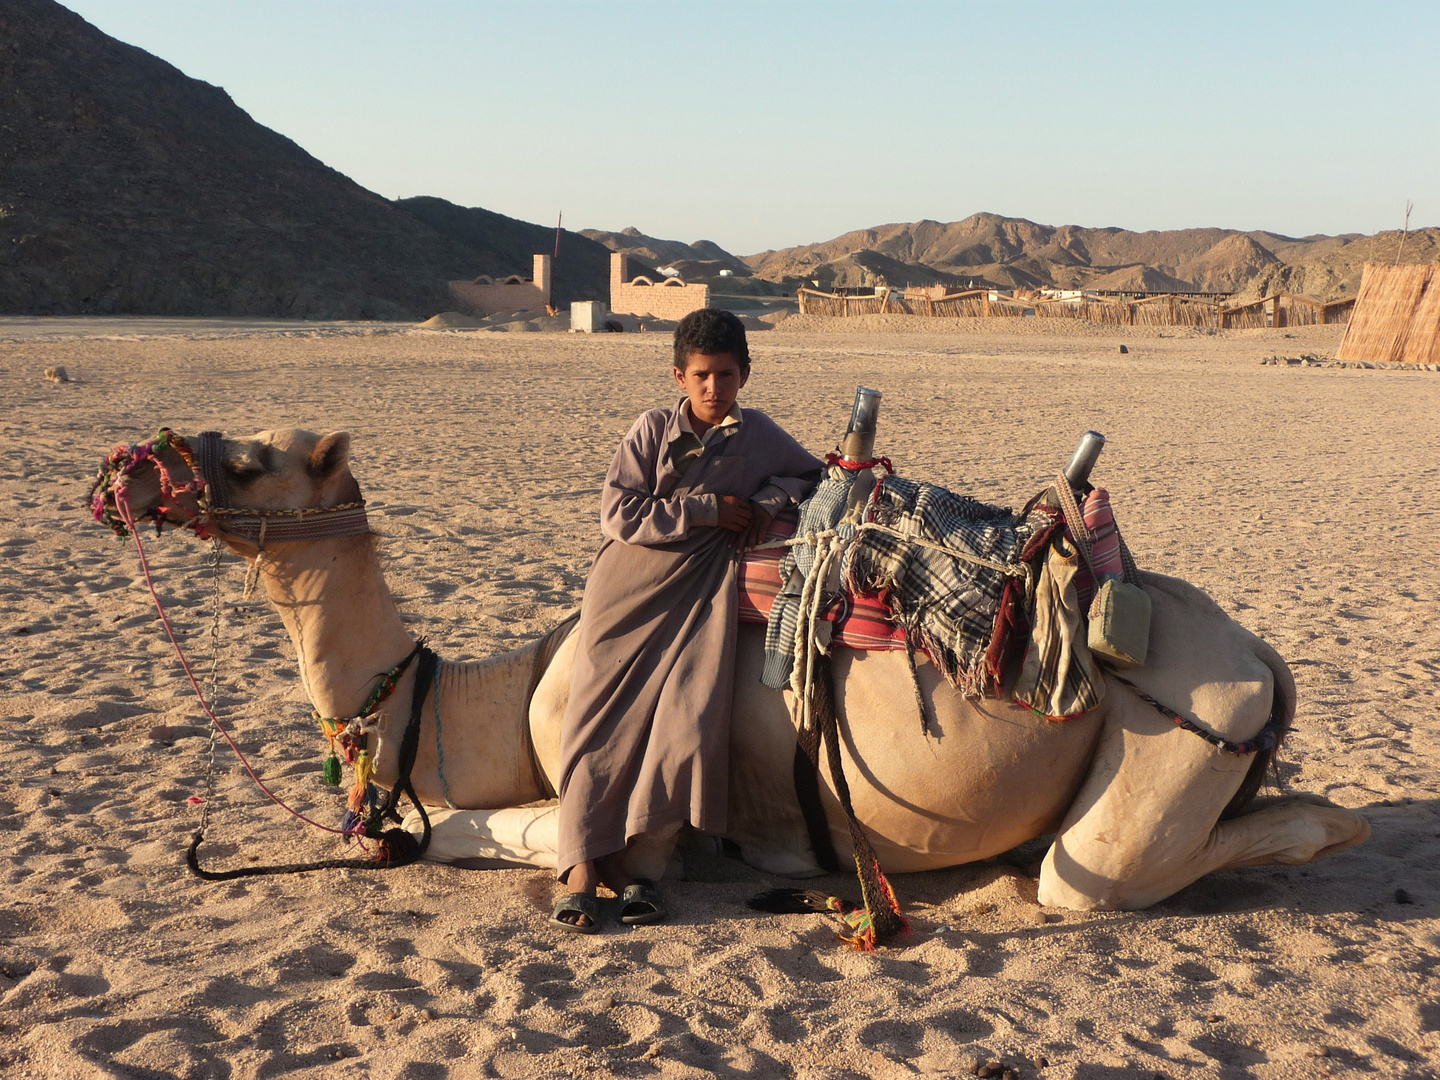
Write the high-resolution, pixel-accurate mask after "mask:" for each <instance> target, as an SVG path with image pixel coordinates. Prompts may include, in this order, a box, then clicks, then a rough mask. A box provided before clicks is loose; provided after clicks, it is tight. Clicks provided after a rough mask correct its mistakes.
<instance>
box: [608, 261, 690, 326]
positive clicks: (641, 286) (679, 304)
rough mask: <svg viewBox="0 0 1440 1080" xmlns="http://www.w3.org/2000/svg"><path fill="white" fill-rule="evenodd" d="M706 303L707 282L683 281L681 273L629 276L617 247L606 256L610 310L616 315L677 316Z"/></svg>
mask: <svg viewBox="0 0 1440 1080" xmlns="http://www.w3.org/2000/svg"><path fill="white" fill-rule="evenodd" d="M709 306H710V286H709V285H687V284H686V283H685V279H684V278H681V277H666V278H661V279H660V280H659V281H651V280H650V279H649V278H648V277H645V276H644V275H643V274H642V275H639V276H637V277H635V278H633V279H632V278H631V277H630V259H629V257H628V256H626V255H622V254H621V253H620V252H618V251H617V252H614V253H613V254H612V255H611V256H610V310H611V311H613V312H615V313H616V314H617V315H648V316H649V317H650V318H652V319H673V320H678V319H683V318H684V317H685V316H686V315H689V314H690V312H692V311H699V310H700V309H701V308H707V307H709Z"/></svg>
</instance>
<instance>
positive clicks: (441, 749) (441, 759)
mask: <svg viewBox="0 0 1440 1080" xmlns="http://www.w3.org/2000/svg"><path fill="white" fill-rule="evenodd" d="M435 758H436V760H437V761H438V763H439V764H438V766H437V767H438V768H439V770H440V790H441V791H443V792H445V805H446V806H448V807H449V808H450V809H451V810H454V809H456V806H455V804H454V803H453V802H451V801H450V781H449V780H446V779H445V746H444V744H443V743H442V742H441V741H440V665H439V664H436V665H435Z"/></svg>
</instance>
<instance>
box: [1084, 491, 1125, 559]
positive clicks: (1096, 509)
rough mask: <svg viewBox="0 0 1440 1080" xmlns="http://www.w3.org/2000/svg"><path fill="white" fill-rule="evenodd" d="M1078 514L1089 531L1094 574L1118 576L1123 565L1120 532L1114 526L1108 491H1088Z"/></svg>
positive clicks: (1113, 514)
mask: <svg viewBox="0 0 1440 1080" xmlns="http://www.w3.org/2000/svg"><path fill="white" fill-rule="evenodd" d="M1080 514H1081V516H1082V517H1084V519H1085V528H1086V529H1087V530H1088V531H1089V533H1090V560H1091V562H1092V563H1093V564H1094V567H1095V573H1096V575H1097V576H1099V577H1102V578H1105V577H1110V576H1111V575H1113V576H1115V577H1119V576H1120V575H1121V574H1122V573H1124V571H1125V567H1124V564H1122V563H1121V561H1120V533H1119V531H1118V530H1117V529H1116V528H1115V512H1114V511H1113V510H1111V509H1110V493H1109V492H1108V491H1106V490H1105V489H1104V488H1096V489H1095V490H1094V491H1092V492H1090V495H1089V497H1088V498H1086V500H1085V506H1084V507H1083V508H1082V509H1081V511H1080Z"/></svg>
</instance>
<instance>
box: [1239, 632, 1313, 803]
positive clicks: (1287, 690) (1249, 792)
mask: <svg viewBox="0 0 1440 1080" xmlns="http://www.w3.org/2000/svg"><path fill="white" fill-rule="evenodd" d="M1256 641H1257V647H1256V650H1255V651H1256V654H1257V655H1258V656H1259V657H1260V659H1261V660H1262V661H1263V662H1264V664H1265V666H1266V667H1268V668H1269V669H1270V674H1271V675H1273V676H1274V678H1275V697H1274V700H1273V701H1272V702H1271V705H1270V726H1271V728H1272V729H1273V730H1274V732H1275V744H1274V745H1273V746H1271V747H1270V748H1268V749H1266V750H1259V751H1256V753H1255V760H1254V761H1252V762H1250V768H1249V770H1248V771H1247V772H1246V773H1245V779H1244V780H1243V781H1242V782H1241V784H1240V790H1239V791H1237V792H1235V797H1234V798H1233V799H1231V800H1230V802H1229V804H1228V805H1227V806H1226V807H1225V809H1224V811H1223V812H1222V813H1221V814H1220V820H1222V821H1224V820H1225V819H1227V818H1233V817H1238V816H1239V815H1240V814H1243V813H1244V812H1245V808H1246V807H1247V806H1248V805H1249V804H1250V800H1251V799H1253V798H1255V795H1256V793H1258V792H1259V790H1260V786H1261V785H1262V784H1263V783H1265V771H1266V770H1267V769H1274V773H1275V783H1276V785H1277V786H1278V785H1279V783H1280V772H1279V769H1278V768H1275V764H1276V761H1277V760H1278V755H1279V753H1280V747H1281V746H1282V745H1283V744H1284V742H1285V736H1286V734H1288V733H1289V731H1290V728H1291V726H1292V725H1293V724H1294V722H1295V701H1296V697H1295V676H1294V675H1293V674H1291V671H1290V665H1289V664H1287V663H1285V660H1284V658H1283V657H1282V656H1281V655H1280V654H1279V653H1278V652H1276V651H1275V650H1274V649H1273V648H1271V646H1270V645H1268V644H1267V643H1266V642H1264V641H1261V640H1259V639H1258V638H1257V639H1256Z"/></svg>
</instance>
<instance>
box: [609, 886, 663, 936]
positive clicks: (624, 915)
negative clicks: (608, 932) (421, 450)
mask: <svg viewBox="0 0 1440 1080" xmlns="http://www.w3.org/2000/svg"><path fill="white" fill-rule="evenodd" d="M669 915H670V912H668V911H667V910H666V909H665V901H664V900H663V899H662V898H661V896H660V890H659V889H657V888H656V887H655V883H654V882H653V881H646V880H644V879H643V878H642V879H640V880H638V881H636V882H635V884H633V885H629V886H627V887H626V889H625V891H624V892H622V893H621V894H620V921H621V922H622V923H624V924H625V925H626V926H649V925H650V924H651V923H658V922H664V921H665V919H666V918H668V917H669Z"/></svg>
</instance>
